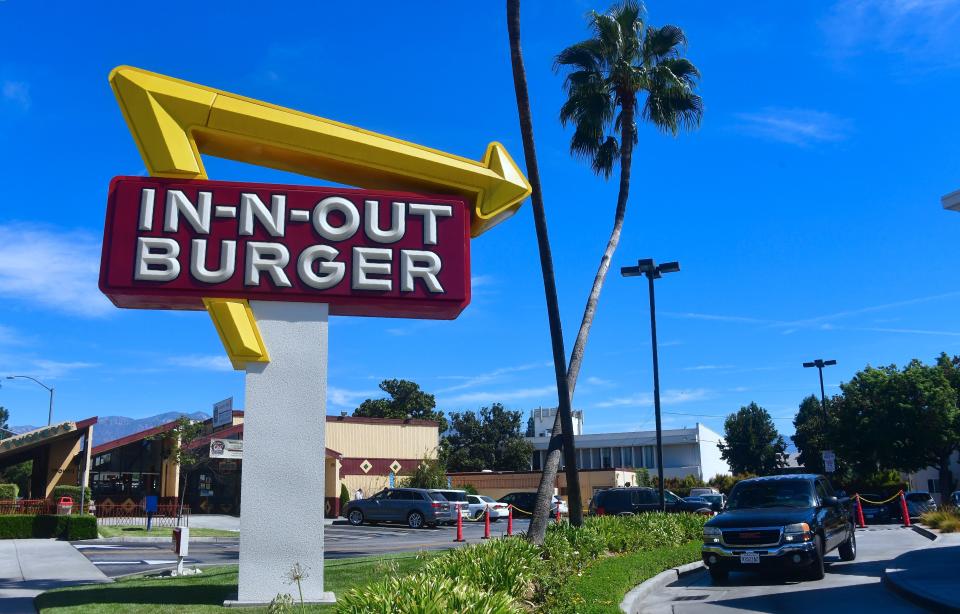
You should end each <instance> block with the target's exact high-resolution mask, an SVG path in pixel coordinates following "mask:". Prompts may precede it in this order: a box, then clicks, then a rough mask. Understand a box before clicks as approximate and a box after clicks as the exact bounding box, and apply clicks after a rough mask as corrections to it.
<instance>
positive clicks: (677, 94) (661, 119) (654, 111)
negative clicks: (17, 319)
mask: <svg viewBox="0 0 960 614" xmlns="http://www.w3.org/2000/svg"><path fill="white" fill-rule="evenodd" d="M641 116H642V117H643V118H644V119H646V120H647V121H649V122H650V123H652V124H653V125H654V126H656V127H657V128H658V129H659V130H660V131H662V132H666V133H669V134H672V135H673V136H677V135H678V134H679V133H680V131H681V130H685V131H691V130H694V129H696V128H698V127H699V126H700V120H701V118H702V117H703V99H702V98H700V96H698V95H697V94H695V93H693V90H691V89H690V88H688V87H686V86H677V85H672V86H669V87H660V88H656V89H653V90H651V91H649V92H648V94H647V99H646V101H645V102H644V105H643V110H642V111H641Z"/></svg>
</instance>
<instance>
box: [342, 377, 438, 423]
mask: <svg viewBox="0 0 960 614" xmlns="http://www.w3.org/2000/svg"><path fill="white" fill-rule="evenodd" d="M380 390H383V391H384V392H386V393H387V394H388V395H390V397H389V398H381V399H367V400H366V401H364V402H363V403H361V404H360V406H359V407H357V408H356V409H355V410H353V415H354V416H362V417H367V418H417V419H420V420H433V421H435V422H439V423H440V432H441V433H442V432H444V431H446V430H447V426H448V425H447V419H446V417H444V415H443V412H442V411H436V408H437V400H436V398H435V397H434V396H433V395H432V394H429V393H426V392H424V391H423V390H421V389H420V386H419V385H418V384H417V383H416V382H411V381H409V380H405V379H385V380H383V381H382V382H380Z"/></svg>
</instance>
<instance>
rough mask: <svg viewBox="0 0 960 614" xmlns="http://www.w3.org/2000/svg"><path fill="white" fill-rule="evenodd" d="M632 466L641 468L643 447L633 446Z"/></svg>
mask: <svg viewBox="0 0 960 614" xmlns="http://www.w3.org/2000/svg"><path fill="white" fill-rule="evenodd" d="M633 466H634V467H643V446H633Z"/></svg>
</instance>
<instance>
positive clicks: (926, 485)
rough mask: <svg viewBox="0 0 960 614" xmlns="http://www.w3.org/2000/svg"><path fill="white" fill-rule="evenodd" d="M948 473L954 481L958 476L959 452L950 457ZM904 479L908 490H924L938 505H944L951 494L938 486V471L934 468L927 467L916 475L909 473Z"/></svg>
mask: <svg viewBox="0 0 960 614" xmlns="http://www.w3.org/2000/svg"><path fill="white" fill-rule="evenodd" d="M950 472H951V474H952V475H953V479H954V480H956V479H957V476H960V452H954V453H953V455H952V456H951V457H950ZM906 479H907V484H909V486H910V490H921V491H922V490H925V491H927V492H929V493H930V494H931V495H933V498H934V500H935V501H936V502H937V503H940V504H944V503H946V502H947V499H948V498H949V497H950V493H951V492H953V491H951V490H947V489H946V488H944V486H945V485H941V484H940V470H939V469H936V468H935V467H927V468H926V469H921V470H920V471H918V472H916V473H911V474H909V475H907V476H906ZM956 489H960V484H958V485H957V488H956Z"/></svg>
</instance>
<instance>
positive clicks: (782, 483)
mask: <svg viewBox="0 0 960 614" xmlns="http://www.w3.org/2000/svg"><path fill="white" fill-rule="evenodd" d="M812 506H813V491H812V490H811V486H810V482H807V481H806V480H772V481H769V482H741V483H739V484H737V485H736V487H735V488H734V489H733V492H731V493H730V500H729V501H728V502H727V509H731V510H742V509H754V508H759V507H812Z"/></svg>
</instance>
